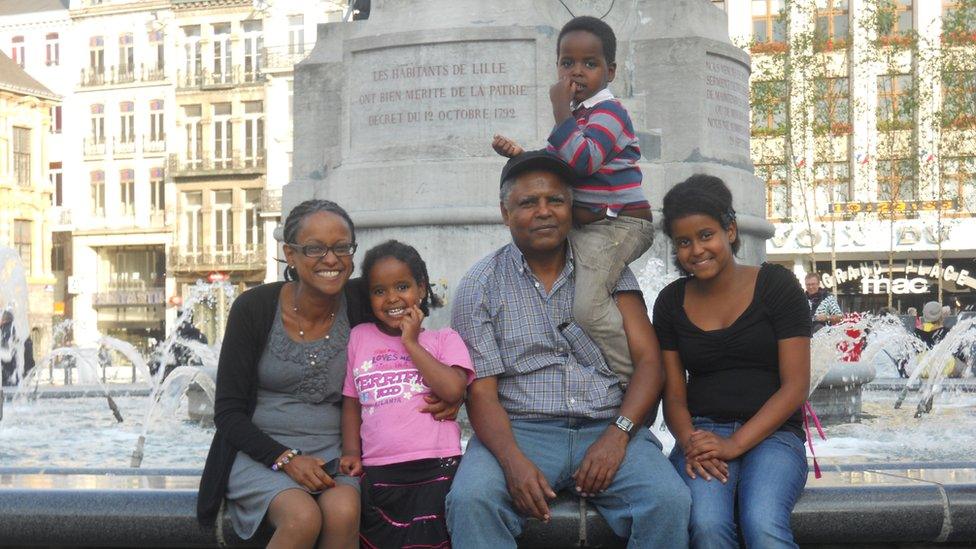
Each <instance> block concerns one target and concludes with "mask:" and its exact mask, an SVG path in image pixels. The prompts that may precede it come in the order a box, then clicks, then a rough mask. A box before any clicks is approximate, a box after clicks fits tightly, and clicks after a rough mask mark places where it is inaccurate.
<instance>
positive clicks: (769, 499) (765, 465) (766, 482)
mask: <svg viewBox="0 0 976 549" xmlns="http://www.w3.org/2000/svg"><path fill="white" fill-rule="evenodd" d="M693 423H694V425H695V428H696V429H701V430H703V431H711V432H713V433H715V434H717V435H721V436H723V437H726V438H727V437H729V436H731V435H732V433H734V432H735V431H736V430H737V429H738V428H740V427H742V422H738V421H736V422H731V423H718V422H714V421H712V420H710V419H708V418H700V417H696V418H694V419H693ZM670 459H671V463H672V464H674V467H675V469H677V470H678V475H679V476H680V477H681V478H682V479H683V480H684V481H685V483H686V484H687V485H688V488H689V489H690V490H691V524H690V530H691V547H692V548H693V549H705V548H709V549H710V548H713V547H716V548H717V547H721V548H726V547H732V548H736V547H739V537H740V534H741V538H742V540H743V542H744V543H745V547H750V548H752V547H757V548H760V547H761V548H763V549H766V548H775V547H797V544H796V542H794V541H793V531H792V530H791V528H790V513H792V512H793V505H794V504H795V503H796V500H797V498H798V497H800V493H801V492H802V491H803V486H804V485H805V484H806V481H807V457H806V451H805V449H804V447H803V440H802V439H800V437H798V436H796V435H795V434H793V433H790V432H788V431H776V432H775V433H773V434H771V435H769V437H767V438H766V439H765V440H763V441H762V442H760V443H759V444H758V445H756V446H755V447H754V448H753V449H751V450H749V451H748V452H746V453H745V454H743V455H741V456H739V458H738V459H734V460H732V461H730V462H729V480H728V482H727V483H725V484H722V483H721V482H720V481H718V480H716V479H715V478H714V477H713V478H712V480H705V479H704V478H703V477H702V476H701V475H700V474H697V475H696V477H697V478H695V479H692V478H691V477H689V476H688V474H687V473H686V472H685V454H684V451H683V450H682V449H681V447H680V446H679V445H675V447H674V450H673V451H672V452H671V458H670ZM736 508H738V524H736Z"/></svg>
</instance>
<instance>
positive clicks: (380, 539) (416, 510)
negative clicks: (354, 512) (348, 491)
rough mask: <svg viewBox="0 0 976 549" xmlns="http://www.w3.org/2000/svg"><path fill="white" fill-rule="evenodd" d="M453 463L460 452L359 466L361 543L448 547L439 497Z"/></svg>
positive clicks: (369, 547) (381, 548)
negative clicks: (361, 467) (437, 456)
mask: <svg viewBox="0 0 976 549" xmlns="http://www.w3.org/2000/svg"><path fill="white" fill-rule="evenodd" d="M459 463H460V456H458V457H451V458H433V459H419V460H416V461H407V462H404V463H394V464H391V465H378V466H372V467H364V468H363V477H362V484H361V494H362V509H363V517H362V524H361V525H360V528H359V540H360V542H361V546H362V547H363V548H365V549H392V548H402V547H424V548H437V549H442V548H449V547H451V537H450V536H449V535H448V533H447V521H446V519H445V516H444V501H445V499H446V498H447V492H448V491H449V490H450V489H451V483H452V482H453V481H454V474H455V473H456V472H457V468H458V464H459Z"/></svg>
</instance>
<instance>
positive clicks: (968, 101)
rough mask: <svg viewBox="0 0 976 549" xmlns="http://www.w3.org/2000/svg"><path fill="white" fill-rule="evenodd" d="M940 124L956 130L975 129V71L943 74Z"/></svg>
mask: <svg viewBox="0 0 976 549" xmlns="http://www.w3.org/2000/svg"><path fill="white" fill-rule="evenodd" d="M942 123H943V125H944V126H946V127H952V128H958V129H973V128H976V71H962V72H946V73H943V75H942Z"/></svg>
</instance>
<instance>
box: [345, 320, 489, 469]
mask: <svg viewBox="0 0 976 549" xmlns="http://www.w3.org/2000/svg"><path fill="white" fill-rule="evenodd" d="M418 340H419V341H420V345H421V346H423V348H424V349H427V352H429V353H430V354H431V355H433V356H434V358H436V359H437V360H439V361H440V362H442V363H443V364H447V365H449V366H460V367H461V368H464V370H465V373H467V375H468V383H469V384H470V383H471V382H472V381H473V380H474V367H473V366H472V365H471V355H469V354H468V348H467V347H465V345H464V341H462V340H461V336H459V335H458V333H457V332H455V331H454V330H452V329H450V328H444V329H441V330H424V331H422V332H420V337H419V338H418ZM430 392H431V390H430V387H428V386H427V384H426V383H425V382H424V379H423V376H421V375H420V371H419V370H417V368H416V367H415V366H414V365H413V361H412V360H411V359H410V355H409V354H408V353H407V350H406V348H405V347H404V346H403V343H402V342H401V341H400V336H391V335H387V334H385V333H383V332H381V331H380V330H379V328H377V327H376V325H375V324H373V323H366V324H360V325H359V326H356V327H355V328H353V329H352V333H351V334H350V336H349V360H348V362H347V363H346V382H345V385H344V386H343V389H342V394H343V395H345V396H348V397H353V398H358V399H359V403H360V405H361V406H362V408H363V414H362V415H363V424H362V428H361V429H360V431H359V433H360V435H361V436H362V439H363V464H364V465H370V466H372V465H388V464H390V463H402V462H405V461H413V460H416V459H428V458H438V457H450V456H457V455H461V429H460V427H458V424H457V422H456V421H437V420H435V419H434V417H433V416H432V415H430V414H428V413H425V412H421V411H420V409H421V408H423V407H424V406H426V405H427V403H426V402H425V401H424V398H423V397H424V396H425V395H428V394H430Z"/></svg>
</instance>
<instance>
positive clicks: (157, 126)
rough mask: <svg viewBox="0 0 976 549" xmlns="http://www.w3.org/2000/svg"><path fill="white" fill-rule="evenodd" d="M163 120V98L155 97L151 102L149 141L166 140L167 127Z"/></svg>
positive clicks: (158, 141) (159, 141)
mask: <svg viewBox="0 0 976 549" xmlns="http://www.w3.org/2000/svg"><path fill="white" fill-rule="evenodd" d="M163 122H164V120H163V100H162V99H154V100H152V101H150V102H149V141H151V142H153V143H163V142H165V141H166V129H165V126H164V125H163Z"/></svg>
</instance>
